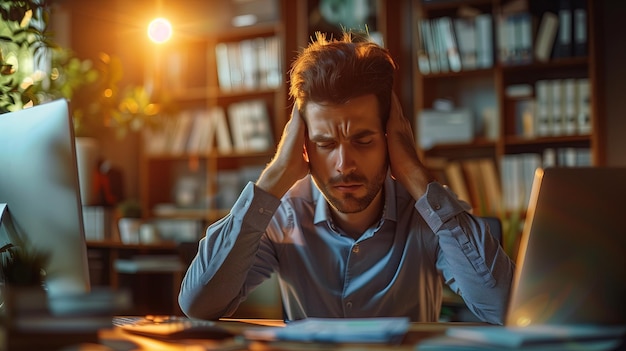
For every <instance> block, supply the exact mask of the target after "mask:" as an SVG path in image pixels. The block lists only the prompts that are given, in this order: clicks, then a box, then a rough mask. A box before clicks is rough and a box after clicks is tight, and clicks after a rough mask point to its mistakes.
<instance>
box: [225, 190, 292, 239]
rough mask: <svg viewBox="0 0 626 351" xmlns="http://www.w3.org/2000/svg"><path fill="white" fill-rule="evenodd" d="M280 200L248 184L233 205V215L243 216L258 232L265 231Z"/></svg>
mask: <svg viewBox="0 0 626 351" xmlns="http://www.w3.org/2000/svg"><path fill="white" fill-rule="evenodd" d="M279 205H280V200H279V199H277V198H276V197H275V196H273V195H271V194H270V193H268V192H266V191H264V190H262V189H261V188H259V187H257V186H256V185H255V184H254V183H253V182H248V184H246V186H245V187H244V188H243V190H242V191H241V195H239V198H238V199H237V201H236V202H235V204H234V205H233V208H232V210H231V214H232V215H233V216H238V215H239V214H241V215H242V216H243V221H244V222H245V223H246V224H247V225H249V226H250V227H252V228H253V229H256V230H258V231H264V230H265V229H266V228H267V225H268V224H269V222H270V220H271V219H272V217H273V216H274V213H275V212H276V209H277V208H278V206H279Z"/></svg>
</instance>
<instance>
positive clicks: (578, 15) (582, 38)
mask: <svg viewBox="0 0 626 351" xmlns="http://www.w3.org/2000/svg"><path fill="white" fill-rule="evenodd" d="M573 1H574V2H573V22H574V23H573V24H574V28H573V40H574V45H573V46H574V50H573V55H574V56H587V47H588V43H587V37H588V33H587V5H586V2H585V0H573Z"/></svg>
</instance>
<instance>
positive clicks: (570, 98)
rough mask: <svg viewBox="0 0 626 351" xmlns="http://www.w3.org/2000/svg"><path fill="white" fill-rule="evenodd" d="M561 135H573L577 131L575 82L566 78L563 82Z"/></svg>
mask: <svg viewBox="0 0 626 351" xmlns="http://www.w3.org/2000/svg"><path fill="white" fill-rule="evenodd" d="M562 92H563V134H566V135H573V134H576V131H577V129H578V128H577V126H578V123H577V113H576V108H577V104H576V80H575V79H573V78H568V79H564V80H563V90H562Z"/></svg>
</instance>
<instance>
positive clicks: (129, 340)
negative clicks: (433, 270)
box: [94, 319, 469, 351]
mask: <svg viewBox="0 0 626 351" xmlns="http://www.w3.org/2000/svg"><path fill="white" fill-rule="evenodd" d="M462 324H465V325H467V324H469V323H412V324H411V326H410V327H409V331H408V332H407V334H406V336H405V338H404V340H403V342H402V344H400V345H384V344H319V343H318V344H316V343H297V342H259V341H246V340H243V339H240V338H235V339H233V340H227V341H215V340H181V341H161V340H156V339H151V338H148V337H144V336H138V335H132V334H129V333H126V332H124V331H122V330H120V329H110V330H102V331H101V332H100V340H101V341H102V343H103V344H104V345H106V346H108V347H109V348H110V350H115V351H131V350H132V351H135V350H152V351H179V350H185V351H190V350H194V351H195V350H198V351H199V350H250V351H298V350H307V351H311V350H331V351H332V350H337V351H348V350H350V351H356V350H380V351H384V350H396V351H409V350H411V351H413V350H414V349H415V345H416V344H417V343H418V342H419V341H421V340H423V339H425V338H428V337H432V336H436V335H440V334H442V333H444V332H445V330H446V329H447V328H449V327H450V326H452V325H454V326H458V325H462ZM218 325H220V326H222V327H225V328H227V329H229V330H231V331H233V332H234V333H235V334H240V333H241V332H242V331H243V330H244V329H248V328H255V327H266V326H283V325H284V323H283V322H282V321H280V320H266V319H222V320H220V321H219V322H218ZM96 350H97V351H101V350H99V349H94V351H96ZM107 351H108V350H107Z"/></svg>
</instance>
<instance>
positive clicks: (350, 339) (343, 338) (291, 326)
mask: <svg viewBox="0 0 626 351" xmlns="http://www.w3.org/2000/svg"><path fill="white" fill-rule="evenodd" d="M409 323H410V321H409V319H408V318H404V317H383V318H307V319H303V320H299V321H294V322H291V323H288V324H287V326H285V327H268V328H254V329H247V330H244V332H243V335H244V337H245V338H247V339H249V340H264V341H274V340H284V341H303V342H328V343H398V342H400V341H402V338H403V337H404V335H405V334H406V332H407V330H408V328H409Z"/></svg>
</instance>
